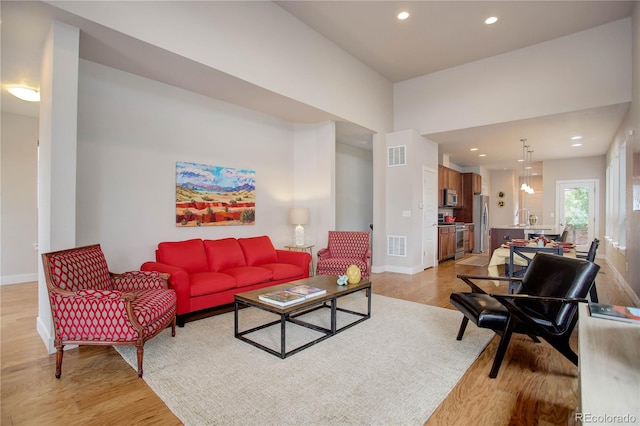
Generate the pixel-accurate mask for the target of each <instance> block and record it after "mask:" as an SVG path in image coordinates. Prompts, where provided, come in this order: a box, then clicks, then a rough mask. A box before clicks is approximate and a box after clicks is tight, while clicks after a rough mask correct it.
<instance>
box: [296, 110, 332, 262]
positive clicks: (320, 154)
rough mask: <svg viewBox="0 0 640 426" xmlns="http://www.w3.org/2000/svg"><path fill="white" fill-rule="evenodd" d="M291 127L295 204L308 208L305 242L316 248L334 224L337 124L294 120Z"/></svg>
mask: <svg viewBox="0 0 640 426" xmlns="http://www.w3.org/2000/svg"><path fill="white" fill-rule="evenodd" d="M294 130H295V133H294V147H293V150H294V161H293V170H294V174H293V176H294V177H293V188H294V192H293V200H294V207H308V208H309V209H310V211H309V224H307V225H306V226H305V227H304V229H305V242H306V243H307V244H314V245H315V246H316V247H315V248H316V250H319V249H320V248H323V247H326V246H327V241H328V239H329V237H328V235H329V232H328V231H329V230H330V229H335V226H336V210H335V206H336V182H335V170H336V164H335V162H336V124H335V122H333V121H328V122H324V123H318V124H296V125H294ZM292 238H293V237H292V234H291V235H290V238H289V242H291V240H292ZM314 253H315V252H314Z"/></svg>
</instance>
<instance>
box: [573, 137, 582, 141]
mask: <svg viewBox="0 0 640 426" xmlns="http://www.w3.org/2000/svg"><path fill="white" fill-rule="evenodd" d="M578 139H582V136H572V137H571V140H572V141H576V140H578Z"/></svg>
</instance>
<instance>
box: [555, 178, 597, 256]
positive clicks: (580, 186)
mask: <svg viewBox="0 0 640 426" xmlns="http://www.w3.org/2000/svg"><path fill="white" fill-rule="evenodd" d="M597 188H598V179H582V180H565V181H558V182H556V210H557V211H556V218H557V219H556V220H557V225H559V226H564V229H565V230H566V231H568V234H567V241H568V242H572V243H574V244H575V245H576V248H577V249H578V250H588V248H589V245H590V244H591V241H593V239H594V238H595V236H596V235H598V223H599V217H598V216H599V215H598V209H597V206H598V205H599V203H598V192H597Z"/></svg>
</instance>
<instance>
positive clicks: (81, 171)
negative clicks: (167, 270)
mask: <svg viewBox="0 0 640 426" xmlns="http://www.w3.org/2000/svg"><path fill="white" fill-rule="evenodd" d="M293 144H294V129H293V125H292V124H291V123H288V122H285V121H282V120H279V119H276V118H273V117H270V116H267V115H264V114H259V113H255V112H253V111H250V110H246V109H243V108H240V107H237V106H234V105H230V104H227V103H224V102H220V101H216V100H214V99H210V98H206V97H203V96H200V95H197V94H194V93H192V92H188V91H184V90H181V89H177V88H175V87H172V86H168V85H164V84H162V83H158V82H155V81H152V80H148V79H144V78H141V77H138V76H135V75H132V74H128V73H124V72H121V71H118V70H115V69H112V68H108V67H105V66H102V65H99V64H96V63H93V62H89V61H81V62H80V79H79V117H78V171H77V173H78V179H77V185H78V194H77V239H78V241H77V243H78V245H83V244H90V243H101V244H102V247H103V250H104V252H105V255H106V257H107V261H108V262H109V266H110V269H111V270H113V271H115V272H118V271H124V270H130V269H137V268H139V266H140V264H141V263H143V262H144V261H146V260H152V259H154V249H155V248H156V246H157V244H158V243H159V242H161V241H175V240H184V239H188V238H209V239H215V238H222V237H248V236H256V235H263V234H266V235H269V236H271V238H272V240H273V243H274V245H276V246H279V247H282V246H284V245H285V244H287V243H289V242H290V240H291V236H290V231H291V229H290V225H289V224H288V211H289V208H290V207H291V206H292V203H293V201H292V200H293V189H294V178H295V176H294V166H293V160H294V149H293ZM177 161H188V162H196V163H204V164H212V165H218V166H225V167H234V168H243V169H252V170H255V172H256V222H255V225H246V226H206V227H204V226H203V227H193V228H178V227H176V225H175V163H176V162H177ZM71 166H72V165H71Z"/></svg>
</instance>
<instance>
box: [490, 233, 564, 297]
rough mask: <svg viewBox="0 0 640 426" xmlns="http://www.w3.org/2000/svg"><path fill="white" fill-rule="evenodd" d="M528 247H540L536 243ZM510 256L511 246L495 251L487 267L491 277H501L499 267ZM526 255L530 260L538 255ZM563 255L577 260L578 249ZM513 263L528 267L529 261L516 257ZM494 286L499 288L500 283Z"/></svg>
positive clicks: (501, 247) (504, 246)
mask: <svg viewBox="0 0 640 426" xmlns="http://www.w3.org/2000/svg"><path fill="white" fill-rule="evenodd" d="M526 246H527V247H537V246H538V245H537V243H536V242H535V241H531V242H529V244H526ZM510 254H511V250H510V249H509V244H502V245H500V247H498V248H497V249H495V250H494V251H493V253H492V254H491V259H490V260H489V266H488V267H487V271H488V273H489V276H490V277H499V276H500V271H499V269H498V266H500V265H504V264H505V263H508V262H509V256H510ZM524 254H525V255H526V256H527V257H530V258H533V256H535V255H536V253H524ZM562 255H563V256H567V257H573V258H575V257H576V249H575V248H571V249H569V250H564V252H563V254H562ZM513 263H515V264H516V265H521V266H528V264H527V261H526V260H525V259H523V258H521V257H520V256H514V258H513ZM494 284H495V285H496V286H498V285H500V281H494Z"/></svg>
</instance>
